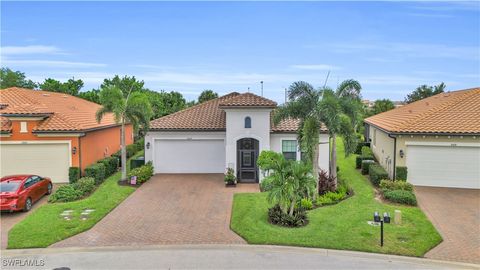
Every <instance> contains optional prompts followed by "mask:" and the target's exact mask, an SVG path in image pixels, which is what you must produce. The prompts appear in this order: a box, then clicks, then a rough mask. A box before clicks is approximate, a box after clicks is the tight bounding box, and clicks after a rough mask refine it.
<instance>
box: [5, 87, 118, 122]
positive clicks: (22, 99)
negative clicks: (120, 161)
mask: <svg viewBox="0 0 480 270" xmlns="http://www.w3.org/2000/svg"><path fill="white" fill-rule="evenodd" d="M0 103H1V104H2V106H0V108H2V109H0V115H1V116H6V117H8V116H18V115H20V116H22V115H23V116H36V115H38V116H45V117H46V118H45V119H44V120H42V121H41V122H40V124H39V125H38V126H37V127H36V128H35V130H34V131H85V130H89V129H95V128H101V127H107V126H111V125H116V123H115V120H114V118H113V115H112V114H106V115H105V116H104V118H103V119H102V121H101V122H100V123H97V120H96V119H95V114H96V112H97V110H98V109H99V108H100V107H101V105H98V104H96V103H93V102H90V101H87V100H84V99H81V98H78V97H74V96H71V95H67V94H63V93H55V92H47V91H39V90H30V89H23V88H17V87H12V88H7V89H3V90H0ZM5 105H6V106H5Z"/></svg>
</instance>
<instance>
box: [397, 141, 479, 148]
mask: <svg viewBox="0 0 480 270" xmlns="http://www.w3.org/2000/svg"><path fill="white" fill-rule="evenodd" d="M405 145H406V146H409V145H412V146H413V145H417V146H444V147H480V143H464V142H456V143H453V142H405Z"/></svg>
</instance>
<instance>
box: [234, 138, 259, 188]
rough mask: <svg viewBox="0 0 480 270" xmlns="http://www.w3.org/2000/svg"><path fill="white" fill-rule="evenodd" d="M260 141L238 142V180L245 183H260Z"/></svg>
mask: <svg viewBox="0 0 480 270" xmlns="http://www.w3.org/2000/svg"><path fill="white" fill-rule="evenodd" d="M257 158H258V141H257V140H255V139H252V138H244V139H240V140H238V141H237V178H238V181H239V182H243V183H258V167H257Z"/></svg>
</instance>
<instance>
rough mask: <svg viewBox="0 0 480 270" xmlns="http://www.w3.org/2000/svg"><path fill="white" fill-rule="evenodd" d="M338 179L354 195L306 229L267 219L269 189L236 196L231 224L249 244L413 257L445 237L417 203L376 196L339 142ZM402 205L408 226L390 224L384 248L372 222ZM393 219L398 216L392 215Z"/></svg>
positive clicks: (317, 214) (316, 213) (314, 215)
mask: <svg viewBox="0 0 480 270" xmlns="http://www.w3.org/2000/svg"><path fill="white" fill-rule="evenodd" d="M338 157H339V159H338V165H339V166H340V172H339V177H340V178H341V179H343V180H344V181H346V182H347V183H348V184H349V185H350V186H351V187H352V188H353V190H354V192H355V195H354V196H353V197H350V198H348V199H346V200H344V201H342V202H340V203H338V204H336V205H332V206H326V207H321V208H317V209H315V210H311V211H309V212H308V217H309V220H310V222H309V224H308V225H307V226H306V227H302V228H283V227H279V226H276V225H272V224H270V223H269V222H268V220H267V209H268V207H269V205H268V203H267V200H266V193H250V194H249V193H243V194H235V196H234V202H233V210H232V211H233V212H232V220H231V224H230V225H231V228H232V229H233V230H234V231H235V232H236V233H238V234H239V235H240V236H242V237H243V238H244V239H245V240H246V241H247V242H248V243H250V244H271V245H289V246H303V247H318V248H330V249H344V250H358V251H368V252H378V253H390V254H399V255H408V256H422V255H424V254H425V253H426V252H427V251H428V250H430V249H431V248H433V247H434V246H436V245H437V244H439V243H440V242H441V241H442V238H441V237H440V235H439V234H438V232H437V231H436V230H435V228H434V227H433V225H432V224H431V223H430V221H429V220H428V219H427V218H426V217H425V215H424V214H423V212H422V211H421V210H420V209H419V208H417V207H407V206H399V205H390V204H384V203H380V202H378V201H376V200H375V199H374V190H373V187H372V186H371V184H370V182H369V181H368V179H367V178H366V177H364V176H363V175H361V173H360V172H358V171H357V170H356V169H355V156H354V155H351V156H349V157H348V158H345V157H344V149H343V145H342V144H341V141H340V143H339V145H338ZM395 209H398V210H401V211H402V214H403V224H402V225H394V224H393V223H392V224H386V225H385V243H384V246H383V247H380V244H379V240H380V227H373V226H371V225H368V224H367V221H369V220H372V219H373V213H374V211H378V212H380V213H383V212H389V213H390V215H391V216H393V213H394V210H395ZM392 221H393V218H392Z"/></svg>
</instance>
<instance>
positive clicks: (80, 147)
mask: <svg viewBox="0 0 480 270" xmlns="http://www.w3.org/2000/svg"><path fill="white" fill-rule="evenodd" d="M83 136H85V135H82V136H80V137H78V167H79V168H80V176H82V137H83Z"/></svg>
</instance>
